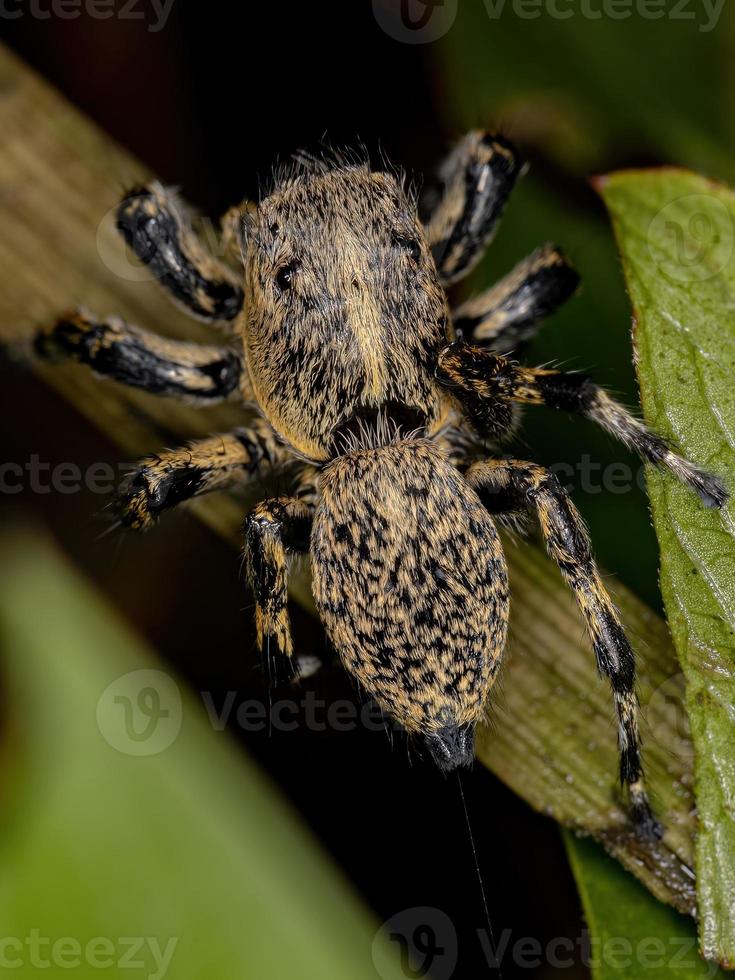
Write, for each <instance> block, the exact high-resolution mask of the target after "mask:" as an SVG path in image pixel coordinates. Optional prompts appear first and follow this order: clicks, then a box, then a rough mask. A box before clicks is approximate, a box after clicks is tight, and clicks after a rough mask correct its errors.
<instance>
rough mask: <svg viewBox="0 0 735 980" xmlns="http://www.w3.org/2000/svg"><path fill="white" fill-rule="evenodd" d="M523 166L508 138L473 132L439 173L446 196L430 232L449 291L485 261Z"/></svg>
mask: <svg viewBox="0 0 735 980" xmlns="http://www.w3.org/2000/svg"><path fill="white" fill-rule="evenodd" d="M522 172H523V164H522V163H521V161H520V160H519V158H518V155H517V153H516V151H515V149H514V148H513V146H512V145H511V144H510V143H509V142H508V141H507V140H505V139H503V137H501V136H494V135H492V134H490V133H485V132H482V131H479V130H476V131H473V132H471V133H468V134H467V135H466V136H465V137H464V139H462V140H461V141H460V142H459V143H458V145H457V146H456V147H455V149H454V150H453V152H452V153H451V154H450V155H449V157H448V158H447V159H446V161H445V162H444V164H443V165H442V167H441V170H440V177H441V179H442V182H443V184H444V193H443V196H442V198H441V200H440V202H439V204H438V205H437V207H436V209H435V210H434V212H433V214H432V215H431V217H430V218H429V221H428V223H427V226H426V232H427V235H428V238H429V242H430V244H431V249H432V252H433V255H434V259H435V261H436V266H437V270H438V272H439V276H440V278H441V280H442V282H443V283H444V285H445V286H449V285H451V284H452V283H455V282H457V281H458V280H459V279H461V278H462V277H463V276H466V275H467V273H469V272H470V271H471V270H472V269H473V268H474V266H475V265H476V264H477V263H478V262H479V260H480V259H481V258H482V254H483V252H484V250H485V248H486V247H487V245H488V244H489V242H490V239H491V238H492V236H493V234H494V232H495V229H496V227H497V224H498V221H499V219H500V216H501V214H502V213H503V209H504V207H505V205H506V202H507V201H508V198H509V196H510V193H511V191H512V190H513V187H514V186H515V183H516V181H517V179H518V177H519V176H520V175H521V173H522Z"/></svg>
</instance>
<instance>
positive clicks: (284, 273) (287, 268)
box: [276, 262, 298, 293]
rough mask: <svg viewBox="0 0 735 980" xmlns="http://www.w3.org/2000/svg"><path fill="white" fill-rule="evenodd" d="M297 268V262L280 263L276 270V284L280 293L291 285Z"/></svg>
mask: <svg viewBox="0 0 735 980" xmlns="http://www.w3.org/2000/svg"><path fill="white" fill-rule="evenodd" d="M297 268H298V263H297V262H289V263H287V264H286V265H282V266H281V268H280V269H279V270H278V272H276V286H278V288H279V289H280V290H281V292H282V293H285V292H286V291H287V290H289V289H290V288H291V286H292V285H293V277H294V274H295V272H296V270H297Z"/></svg>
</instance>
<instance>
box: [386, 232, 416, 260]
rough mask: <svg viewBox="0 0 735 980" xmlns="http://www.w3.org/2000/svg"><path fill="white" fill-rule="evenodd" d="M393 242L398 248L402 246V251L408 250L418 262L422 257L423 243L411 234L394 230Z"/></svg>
mask: <svg viewBox="0 0 735 980" xmlns="http://www.w3.org/2000/svg"><path fill="white" fill-rule="evenodd" d="M393 244H394V245H395V247H396V248H400V249H401V250H402V251H404V252H407V253H408V255H410V256H411V258H412V259H413V261H414V262H418V261H419V259H420V258H421V245H420V244H419V242H418V240H417V239H415V238H413V237H412V236H411V235H404V234H403V233H402V232H399V231H397V232H394V234H393Z"/></svg>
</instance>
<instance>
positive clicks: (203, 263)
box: [117, 181, 243, 323]
mask: <svg viewBox="0 0 735 980" xmlns="http://www.w3.org/2000/svg"><path fill="white" fill-rule="evenodd" d="M117 227H118V229H119V230H120V232H121V234H122V236H123V238H124V239H125V241H126V242H127V244H128V245H129V246H130V248H131V249H132V250H133V252H135V254H136V255H137V256H138V258H139V259H140V260H141V262H144V263H145V264H146V265H147V266H148V267H149V269H150V270H151V272H152V273H153V275H154V276H155V277H156V279H157V280H158V281H159V282H160V283H161V285H162V286H164V287H165V288H166V289H167V290H168V292H169V293H170V294H171V297H172V298H173V299H174V300H175V301H176V302H177V303H178V304H179V305H180V306H181V307H183V309H184V310H186V311H187V312H188V313H190V314H191V315H192V316H195V317H197V319H200V320H206V321H208V322H220V323H231V322H232V321H233V320H235V318H236V317H237V315H238V313H239V312H240V310H241V309H242V304H243V291H242V286H241V284H240V282H239V280H238V276H237V275H236V273H235V272H234V271H233V270H232V269H230V268H229V266H228V265H227V264H226V263H225V262H222V261H220V260H219V259H217V258H215V257H214V256H213V255H211V254H210V253H209V252H208V251H207V250H206V249H205V248H204V246H203V245H202V244H201V242H200V241H199V239H198V238H197V236H196V235H195V234H194V231H193V229H192V225H191V219H190V217H189V214H188V211H187V209H186V207H185V205H184V204H183V203H182V202H181V201H180V200H179V198H178V197H177V196H176V195H175V194H174V192H173V191H172V190H170V189H169V188H166V187H163V185H162V184H159V183H158V182H157V181H153V182H151V183H150V184H147V185H145V186H143V187H136V188H134V189H133V190H131V191H130V192H129V193H128V194H127V195H126V197H125V198H124V199H123V200H122V201H121V203H120V205H119V206H118V210H117ZM227 248H228V246H227V243H226V242H225V241H223V252H226V251H227Z"/></svg>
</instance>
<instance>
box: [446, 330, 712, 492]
mask: <svg viewBox="0 0 735 980" xmlns="http://www.w3.org/2000/svg"><path fill="white" fill-rule="evenodd" d="M437 378H438V379H439V380H440V381H441V383H442V384H444V385H445V386H447V387H448V388H450V389H451V390H452V391H453V392H454V394H455V396H456V397H457V399H458V400H459V402H460V403H461V405H462V406H463V408H464V410H465V412H466V414H467V416H468V418H469V419H470V421H471V422H472V423H473V425H474V426H475V427H476V428H477V429H478V431H480V432H485V431H487V432H488V433H489V434H490V431H491V429H492V427H493V426H495V427H497V425H498V424H499V423H498V419H499V418H501V417H502V413H503V411H506V412H507V408H508V406H510V405H512V404H513V403H516V404H526V405H546V406H548V407H549V408H555V409H561V410H564V411H568V412H575V413H576V414H578V415H581V416H583V417H584V418H587V419H590V420H591V421H593V422H596V423H597V424H598V425H600V426H601V427H602V428H603V429H605V430H606V431H607V432H609V433H610V434H611V435H612V436H614V437H615V438H616V439H618V440H619V441H620V442H622V443H623V444H624V445H625V446H627V447H628V448H629V449H631V450H633V451H634V452H636V453H638V455H639V456H641V457H642V458H643V459H644V460H646V461H647V462H649V463H653V464H654V465H655V466H658V467H663V468H664V469H667V470H669V471H670V472H671V473H672V474H673V475H674V476H675V477H676V478H677V479H678V480H679V481H680V482H681V483H683V484H684V485H685V486H687V487H689V488H690V489H692V490H694V491H695V492H696V493H697V494H698V495H699V497H700V499H701V500H702V502H703V503H704V504H705V506H706V507H722V506H723V504H725V503H726V501H727V500H728V497H729V494H728V491H727V490H726V488H725V487H724V485H723V483H722V481H721V480H720V479H719V478H718V477H716V476H714V475H713V474H711V473H707V472H705V471H704V470H701V469H700V468H699V467H698V466H695V465H694V463H690V462H689V460H687V459H684V458H683V457H682V456H680V455H678V453H675V452H674V451H673V449H671V448H670V446H669V445H668V444H667V443H666V441H665V440H664V439H663V438H662V437H661V436H659V435H656V433H654V432H651V431H650V430H649V429H648V428H647V427H646V426H645V425H644V423H643V422H641V421H640V419H637V418H636V417H635V416H634V415H632V414H631V413H630V412H629V411H628V410H627V409H626V408H624V407H623V406H622V405H620V404H619V403H618V402H616V401H615V399H613V398H611V397H610V396H609V395H608V394H607V393H606V392H605V391H603V390H602V389H601V388H599V387H598V386H597V385H596V384H595V383H594V382H593V381H592V379H591V378H589V377H588V376H587V375H584V374H574V373H571V372H565V371H548V370H544V369H542V368H526V367H522V366H520V365H519V364H516V363H515V362H514V361H511V360H508V359H507V358H505V357H502V356H501V355H500V354H496V353H494V352H493V351H489V350H486V349H485V348H482V347H476V346H471V345H469V344H465V343H462V342H458V343H455V344H451V345H450V346H449V347H447V348H445V349H444V351H442V353H441V354H440V355H439V360H438V366H437ZM501 421H502V418H501Z"/></svg>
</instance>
